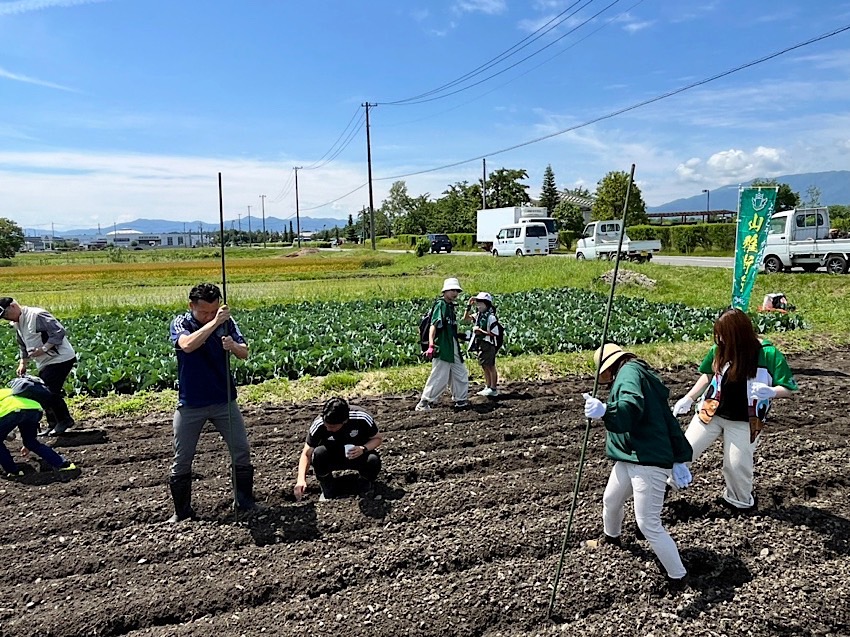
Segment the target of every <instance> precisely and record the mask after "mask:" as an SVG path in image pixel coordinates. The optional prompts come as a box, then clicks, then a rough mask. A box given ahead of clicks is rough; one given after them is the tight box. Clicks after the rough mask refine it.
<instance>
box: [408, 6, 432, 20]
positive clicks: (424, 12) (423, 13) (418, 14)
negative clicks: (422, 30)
mask: <svg viewBox="0 0 850 637" xmlns="http://www.w3.org/2000/svg"><path fill="white" fill-rule="evenodd" d="M429 15H430V12H429V11H428V9H414V10H413V11H411V12H410V16H411V17H412V18H413V19H414V20H416V21H417V22H422V21H423V20H425V19H426V18H427V17H428V16H429Z"/></svg>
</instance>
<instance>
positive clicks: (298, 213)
mask: <svg viewBox="0 0 850 637" xmlns="http://www.w3.org/2000/svg"><path fill="white" fill-rule="evenodd" d="M301 168H302V167H301V166H295V168H293V169H292V170H294V171H295V229H296V230H297V231H298V249H299V250H300V249H301V208H300V207H299V204H298V171H299V170H301Z"/></svg>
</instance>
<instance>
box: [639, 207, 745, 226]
mask: <svg viewBox="0 0 850 637" xmlns="http://www.w3.org/2000/svg"><path fill="white" fill-rule="evenodd" d="M646 216H647V217H649V223H663V220H664V219H670V220H671V221H673V222H679V223H706V222H708V221H731V220H732V219H734V218H735V217H737V216H738V213H737V212H735V211H734V210H699V211H695V210H682V211H679V212H647V213H646Z"/></svg>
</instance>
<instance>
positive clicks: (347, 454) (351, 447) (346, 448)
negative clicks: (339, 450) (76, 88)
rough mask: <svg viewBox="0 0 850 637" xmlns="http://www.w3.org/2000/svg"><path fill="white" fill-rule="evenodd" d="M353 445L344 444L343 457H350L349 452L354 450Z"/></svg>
mask: <svg viewBox="0 0 850 637" xmlns="http://www.w3.org/2000/svg"><path fill="white" fill-rule="evenodd" d="M354 447H355V445H345V457H346V458H350V457H351V452H352V451H354Z"/></svg>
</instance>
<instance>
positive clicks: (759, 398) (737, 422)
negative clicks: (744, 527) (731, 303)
mask: <svg viewBox="0 0 850 637" xmlns="http://www.w3.org/2000/svg"><path fill="white" fill-rule="evenodd" d="M699 371H700V372H701V373H702V376H700V377H699V380H697V382H696V383H695V384H694V386H693V387H692V388H691V390H690V391H689V392H688V393H687V394H685V396H684V397H683V398H681V399H680V400H679V402H677V403H676V406H675V407H673V415H675V416H679V415H682V414H686V413H688V412H689V411H690V409H691V406H692V405H693V404H694V400H696V399H697V398H698V397H699V396H702V400H701V402H700V403H699V405H698V409H697V414H696V415H695V416H694V418H693V420H691V423H690V425H688V429H687V431H686V432H685V437H686V438H687V439H688V442H690V443H691V447H692V448H693V450H694V457H693V462H696V460H697V458H699V457H700V456H701V455H702V453H703V452H704V451H705V450H706V449H707V448H708V447H709V446H710V445H711V444H712V443H713V442H714V441H715V440H717V438H719V437H720V436H721V435H722V436H723V477H724V478H725V480H726V489H725V490H724V492H723V501H724V502H725V503H726V504H727V505H728V506H730V507H732V508H734V509H737V510H753V509H755V506H756V499H755V496H754V494H753V455H754V453H755V450H756V447H757V446H758V443H759V440H760V438H761V435H760V434H761V430H762V428H763V427H764V419H765V416H766V415H767V411H768V409H769V408H770V401H771V400H772V399H774V398H790V397H791V395H792V393H793V392H795V391H797V383H796V382H795V381H794V377H793V375H792V374H791V369H790V368H789V367H788V363H787V361H786V360H785V356H784V355H783V354H782V352H780V351H779V350H778V349H776V347H774V346H773V345H772V344H771V343H770V342H769V341H768V340H766V339H762V340H759V338H758V336H757V334H756V332H755V329H754V328H753V323H752V321H751V320H750V318H749V317H748V316H747V315H746V314H745V313H744V312H742V311H741V310H739V309H736V308H729V309H727V310H725V311H724V312H723V313H722V314H721V315H720V316H719V317H718V319H717V320H716V321H715V322H714V345H713V346H712V348H711V349H710V350H709V352H708V354H707V355H706V357H705V358H704V359H703V361H702V364H701V365H700V367H699Z"/></svg>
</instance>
